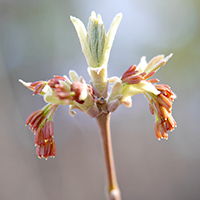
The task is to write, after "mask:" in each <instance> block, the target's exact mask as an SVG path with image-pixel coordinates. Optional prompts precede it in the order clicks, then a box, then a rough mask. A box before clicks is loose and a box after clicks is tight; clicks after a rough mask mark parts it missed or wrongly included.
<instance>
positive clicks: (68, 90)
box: [20, 71, 99, 159]
mask: <svg viewBox="0 0 200 200" xmlns="http://www.w3.org/2000/svg"><path fill="white" fill-rule="evenodd" d="M70 78H71V81H70V80H69V79H68V78H67V77H66V76H63V77H62V76H54V78H52V79H50V80H49V81H36V82H33V83H30V82H28V83H26V82H24V81H22V80H20V82H21V83H22V84H23V85H25V86H26V87H28V88H29V89H31V90H33V95H35V94H39V95H42V96H43V97H44V100H45V101H46V102H47V103H48V104H47V105H46V106H45V107H44V108H42V109H41V110H37V111H35V112H33V113H32V114H30V115H29V117H28V118H27V120H26V125H29V127H30V129H31V130H32V131H33V132H34V134H35V145H36V154H37V156H38V157H39V158H41V157H43V158H45V159H47V158H48V157H52V156H53V157H54V156H55V155H56V145H55V141H54V131H53V115H54V112H55V110H56V108H57V107H58V105H69V106H70V110H69V111H70V114H71V115H72V116H73V115H74V114H75V112H74V111H72V109H74V108H77V109H79V110H81V111H83V112H85V113H87V114H88V115H89V116H91V117H94V116H96V115H97V114H98V112H99V111H98V108H97V107H96V106H95V105H94V104H95V102H96V99H95V97H94V92H93V89H92V88H91V87H90V86H89V85H87V84H86V83H85V81H84V80H83V78H82V77H79V76H78V75H77V74H76V72H75V71H70ZM91 107H92V109H91ZM88 110H89V111H88Z"/></svg>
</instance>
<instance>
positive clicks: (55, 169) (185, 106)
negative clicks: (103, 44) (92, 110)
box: [0, 0, 200, 200]
mask: <svg viewBox="0 0 200 200" xmlns="http://www.w3.org/2000/svg"><path fill="white" fill-rule="evenodd" d="M92 10H94V11H96V13H100V14H101V15H102V18H103V21H104V24H105V28H106V30H108V29H109V26H110V24H111V21H112V19H113V17H114V16H115V15H116V14H117V13H119V12H122V13H123V19H122V22H121V24H120V26H119V29H118V32H117V35H116V38H115V41H114V45H113V48H112V51H111V56H110V60H109V68H108V72H109V76H114V75H116V76H121V75H122V74H123V72H124V71H125V70H126V69H127V68H128V67H129V66H130V65H132V64H138V63H139V60H140V57H142V56H143V55H146V56H147V61H149V60H150V59H151V58H152V57H154V56H156V55H158V54H165V55H168V54H169V53H171V52H173V53H174V56H173V57H172V58H171V59H170V61H169V62H168V63H167V65H165V66H164V67H163V68H162V69H160V70H159V71H158V72H157V73H156V76H155V77H158V78H159V79H160V80H161V83H165V84H169V85H170V86H171V88H172V90H173V91H174V92H175V93H176V95H177V97H178V98H177V99H176V100H175V102H174V104H173V116H174V118H175V119H176V121H177V124H178V127H177V128H176V129H175V131H173V132H172V133H169V140H168V141H164V140H162V141H158V140H157V139H156V137H155V135H154V117H153V116H151V114H150V112H149V109H148V102H147V100H146V99H145V98H144V96H143V95H138V96H134V97H133V107H132V108H130V109H127V108H126V107H124V106H121V107H120V108H119V109H118V110H117V111H116V112H115V113H113V114H112V119H111V130H112V139H113V148H114V156H115V163H116V170H117V176H118V182H119V186H120V188H121V191H122V199H123V200H134V199H137V200H146V199H148V200H160V199H162V200H168V199H169V200H190V199H193V200H198V199H200V131H199V123H200V122H199V120H200V112H199V111H200V108H199V102H200V91H199V85H200V79H199V72H200V70H199V58H200V1H199V0H110V1H106V0H101V1H95V0H85V1H78V0H56V1H55V0H0V199H1V200H13V199H16V200H34V199H42V200H54V199H58V200H66V199H67V200H93V199H95V200H102V199H105V196H104V191H105V190H106V185H105V184H106V175H105V166H104V163H103V153H102V146H101V139H100V135H99V133H98V130H97V126H96V124H95V120H94V119H91V118H89V117H88V116H86V115H84V114H83V113H80V112H78V114H77V115H76V116H75V117H73V118H72V117H70V116H69V115H68V108H67V106H60V107H59V108H58V110H57V112H56V115H55V117H54V124H55V141H56V145H57V155H56V158H54V159H52V158H50V159H48V160H47V161H45V160H43V159H42V160H40V159H38V158H37V156H36V155H35V147H34V135H33V133H32V132H31V131H30V130H29V129H28V127H25V126H24V122H25V119H26V118H27V117H28V115H29V114H30V113H32V112H33V111H35V110H38V109H40V108H42V107H43V106H44V105H45V103H44V101H43V99H42V98H41V97H40V96H35V97H34V98H33V97H32V92H31V91H29V90H28V89H27V88H25V87H24V86H22V84H20V83H19V82H18V79H23V80H25V81H32V82H33V81H37V80H48V79H51V78H52V76H53V75H64V74H66V75H68V71H69V70H70V69H73V70H76V71H77V73H78V74H79V75H82V76H83V77H84V78H85V80H86V81H87V82H89V80H90V78H89V75H88V74H87V63H86V61H85V58H84V55H83V54H82V52H81V47H80V44H79V41H78V37H77V35H76V32H75V29H74V27H73V25H72V23H71V21H70V19H69V17H70V15H73V16H76V17H78V18H80V19H81V20H82V21H83V22H84V24H87V22H88V17H89V16H90V13H91V11H92Z"/></svg>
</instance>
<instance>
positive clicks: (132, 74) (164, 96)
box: [109, 54, 176, 139]
mask: <svg viewBox="0 0 200 200" xmlns="http://www.w3.org/2000/svg"><path fill="white" fill-rule="evenodd" d="M171 56H172V54H170V55H169V56H167V57H164V56H163V55H159V56H156V57H154V58H153V59H152V60H151V61H150V62H149V63H147V62H146V58H145V57H142V58H141V61H140V63H139V64H138V66H136V65H132V66H130V67H129V68H128V70H126V71H125V73H124V74H123V75H122V77H121V79H120V78H118V77H111V78H110V79H109V81H110V82H111V83H115V85H114V86H113V89H112V91H111V95H110V97H109V100H110V102H113V101H114V100H116V99H117V100H118V101H119V102H120V103H124V105H125V106H127V107H131V106H132V99H131V97H132V96H133V95H136V94H141V93H142V94H144V95H145V96H146V97H147V99H148V100H149V102H150V111H151V113H152V114H155V118H156V122H155V134H156V136H157V138H158V139H160V138H164V139H168V133H167V131H169V130H170V131H172V130H173V129H174V128H175V127H176V122H175V120H174V119H173V117H172V112H171V110H172V102H173V100H174V98H176V95H175V94H174V93H173V92H172V90H171V89H170V87H169V86H167V85H163V84H154V83H157V82H158V81H159V80H158V79H156V78H154V79H149V78H151V77H152V76H153V75H154V74H155V72H156V71H157V70H158V69H159V68H160V67H161V66H163V65H164V64H165V63H166V62H167V61H168V60H169V58H171ZM120 95H121V96H122V97H121V96H120ZM119 97H120V98H121V99H120V100H119Z"/></svg>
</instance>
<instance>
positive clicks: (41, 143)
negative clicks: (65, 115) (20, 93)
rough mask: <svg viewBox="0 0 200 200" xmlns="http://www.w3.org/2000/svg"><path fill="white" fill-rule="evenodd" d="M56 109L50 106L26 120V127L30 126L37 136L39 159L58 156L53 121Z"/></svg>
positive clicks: (36, 143) (55, 106) (54, 106)
mask: <svg viewBox="0 0 200 200" xmlns="http://www.w3.org/2000/svg"><path fill="white" fill-rule="evenodd" d="M56 108H57V105H51V104H48V105H47V106H45V107H44V108H43V109H41V110H37V111H35V112H33V113H32V114H30V115H29V117H28V118H27V119H26V125H29V128H30V129H31V130H32V131H33V132H34V134H35V145H36V154H37V156H38V157H39V158H41V157H43V158H45V159H47V158H48V157H51V156H53V157H54V156H55V155H56V145H55V141H54V139H53V137H54V130H53V121H52V118H53V114H54V112H55V110H56Z"/></svg>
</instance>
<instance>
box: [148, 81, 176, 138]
mask: <svg viewBox="0 0 200 200" xmlns="http://www.w3.org/2000/svg"><path fill="white" fill-rule="evenodd" d="M154 86H155V87H156V89H157V90H158V91H160V94H159V95H157V96H155V95H150V96H151V98H152V99H151V101H150V103H149V108H150V112H151V114H152V115H153V114H155V116H156V122H155V134H156V137H157V138H158V139H160V138H164V139H168V133H167V131H172V130H173V129H174V128H175V127H176V122H175V120H174V118H173V117H172V113H171V110H172V103H173V101H174V98H175V95H174V93H173V92H172V90H171V89H170V87H169V86H168V85H163V84H158V85H154Z"/></svg>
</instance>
